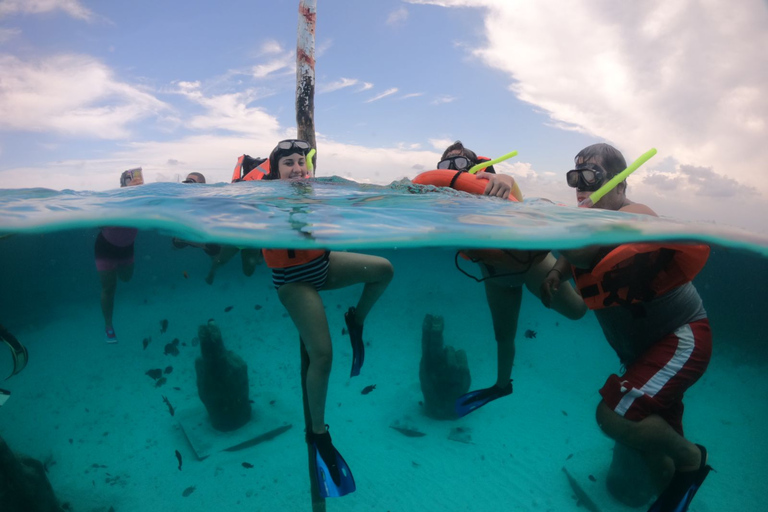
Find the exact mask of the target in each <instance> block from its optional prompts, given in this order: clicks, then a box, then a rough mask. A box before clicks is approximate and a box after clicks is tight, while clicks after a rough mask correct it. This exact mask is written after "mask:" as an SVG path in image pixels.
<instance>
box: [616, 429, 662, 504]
mask: <svg viewBox="0 0 768 512" xmlns="http://www.w3.org/2000/svg"><path fill="white" fill-rule="evenodd" d="M605 486H606V487H607V488H608V491H609V492H610V493H611V494H612V495H613V497H614V498H616V499H617V500H619V501H620V502H622V503H624V504H625V505H628V506H630V507H641V506H643V505H645V504H646V503H648V502H649V501H650V500H651V497H653V495H654V494H655V492H654V487H653V480H652V478H651V470H650V469H649V468H648V464H647V463H646V462H645V459H643V456H642V455H641V454H640V452H639V451H637V450H635V449H633V448H629V447H628V446H624V445H623V444H620V443H616V444H615V445H614V447H613V460H611V467H610V469H609V470H608V476H607V477H606V479H605Z"/></svg>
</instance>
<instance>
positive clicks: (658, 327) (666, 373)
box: [541, 144, 712, 512]
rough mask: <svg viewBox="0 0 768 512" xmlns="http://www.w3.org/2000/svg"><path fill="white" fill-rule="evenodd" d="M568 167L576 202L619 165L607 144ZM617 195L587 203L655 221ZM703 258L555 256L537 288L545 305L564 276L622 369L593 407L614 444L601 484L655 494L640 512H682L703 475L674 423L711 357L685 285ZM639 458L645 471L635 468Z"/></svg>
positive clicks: (651, 252) (656, 252)
mask: <svg viewBox="0 0 768 512" xmlns="http://www.w3.org/2000/svg"><path fill="white" fill-rule="evenodd" d="M575 163H576V166H575V169H573V170H571V171H568V173H567V180H568V185H569V186H571V187H573V188H575V189H576V199H577V201H578V202H581V201H582V200H584V199H585V198H587V197H589V195H590V194H591V193H592V192H594V191H596V190H597V189H598V188H600V186H602V185H603V184H604V183H605V182H606V181H608V180H609V179H610V178H611V177H613V176H615V175H616V174H618V173H619V172H621V171H623V170H624V169H625V168H626V167H627V164H626V161H625V160H624V157H623V156H622V154H621V153H620V152H619V151H617V150H616V149H615V148H613V147H612V146H609V145H608V144H595V145H592V146H589V147H587V148H585V149H583V150H582V151H581V152H579V154H578V155H576V158H575ZM626 191H627V184H626V181H624V182H621V183H619V184H618V185H617V186H616V187H615V188H614V189H613V190H612V191H610V192H609V193H608V194H606V195H605V196H604V197H603V198H602V199H600V200H599V201H598V202H597V203H596V204H595V205H594V207H595V208H602V209H605V210H614V211H620V212H628V213H636V214H644V215H654V216H656V213H655V212H654V211H653V210H651V209H650V208H649V207H647V206H646V205H643V204H638V203H635V202H633V201H630V200H629V199H628V198H627V195H626ZM708 255H709V247H707V246H706V245H685V244H674V243H669V244H667V243H658V244H647V243H643V244H624V245H620V246H618V247H595V246H592V247H586V248H583V249H573V250H563V251H561V258H560V259H559V260H558V262H557V264H556V265H555V266H554V267H553V268H552V269H551V270H550V271H549V274H548V275H547V278H546V279H545V281H544V283H543V284H542V287H541V297H542V302H543V303H544V304H545V305H547V306H548V305H549V304H550V300H551V297H552V294H553V293H554V292H555V291H556V290H557V289H558V287H559V286H562V284H561V283H564V282H566V281H567V280H568V279H569V278H570V277H571V276H572V275H573V277H574V278H575V281H576V286H577V288H578V289H579V291H580V292H581V294H582V296H583V297H584V300H585V301H586V303H587V304H588V306H589V307H590V309H593V310H594V311H595V315H596V317H597V320H598V321H599V323H600V326H601V327H602V330H603V333H604V334H605V337H606V338H607V340H608V343H610V345H611V346H612V347H613V349H614V350H615V351H616V354H617V355H618V356H619V359H620V360H621V364H622V367H623V368H624V373H623V374H622V375H620V376H619V375H611V376H610V377H608V380H607V381H606V382H605V385H604V386H603V388H602V389H601V390H600V394H601V395H602V400H601V401H600V403H599V404H598V407H597V422H598V424H599V426H600V428H601V429H602V430H603V431H604V432H605V433H606V434H607V435H608V436H609V437H611V438H612V439H614V440H615V441H616V448H615V450H614V461H613V464H612V465H611V470H610V471H609V475H608V482H607V483H608V487H609V489H610V490H611V492H612V493H613V494H614V495H615V496H616V497H617V498H619V499H620V500H622V501H624V502H625V503H628V504H630V502H633V504H634V506H640V505H642V504H644V503H647V501H648V500H649V499H650V497H651V494H654V493H655V494H657V495H658V498H657V500H656V501H655V502H654V503H653V505H652V506H651V508H650V509H649V512H663V511H676V512H684V511H685V510H688V504H689V503H690V501H691V500H692V499H693V496H694V494H695V493H696V491H697V490H698V488H699V486H701V484H702V482H703V481H704V479H705V478H706V476H707V474H708V473H709V471H710V469H711V468H710V466H709V465H708V464H707V452H706V450H705V449H704V447H703V446H701V445H698V444H694V443H692V442H691V441H689V440H687V439H686V438H685V437H684V436H683V424H682V419H683V394H684V393H685V391H686V390H687V389H688V388H689V387H690V386H692V385H693V384H694V383H695V382H696V381H697V380H698V379H699V378H700V377H701V376H702V374H703V373H704V371H705V370H706V369H707V365H708V364H709V359H710V356H711V352H712V333H711V330H710V326H709V321H708V320H707V313H706V311H705V310H704V307H703V304H702V301H701V297H699V294H698V292H697V291H696V288H695V287H694V286H693V284H692V283H691V280H692V279H693V276H694V275H695V274H696V273H697V272H698V271H699V270H700V269H701V268H702V267H703V266H704V263H705V262H706V259H707V256H708ZM638 455H639V456H642V458H643V459H644V461H645V465H640V466H638V465H637V463H636V461H637V459H638ZM633 457H634V459H635V462H632V459H633ZM630 467H634V468H635V470H631V469H629V468H630ZM637 468H640V471H638V470H637ZM648 477H650V480H649V485H648V492H647V493H645V495H644V496H642V495H640V496H638V492H640V493H641V494H642V489H640V488H641V487H642V485H640V484H639V483H638V482H641V481H642V480H643V478H648ZM654 487H655V489H654Z"/></svg>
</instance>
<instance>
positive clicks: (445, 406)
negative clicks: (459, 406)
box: [419, 315, 472, 419]
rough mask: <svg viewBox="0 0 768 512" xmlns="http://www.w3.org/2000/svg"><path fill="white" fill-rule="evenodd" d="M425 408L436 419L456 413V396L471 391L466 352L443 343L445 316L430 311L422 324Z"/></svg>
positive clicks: (451, 417)
mask: <svg viewBox="0 0 768 512" xmlns="http://www.w3.org/2000/svg"><path fill="white" fill-rule="evenodd" d="M419 380H420V381H421V392H422V393H424V412H425V413H426V414H427V416H429V417H431V418H435V419H454V418H456V417H457V415H456V410H455V407H454V404H455V402H456V399H457V398H459V397H460V396H461V395H463V394H464V393H466V392H467V391H469V386H470V384H471V383H472V379H471V378H470V376H469V365H468V364H467V354H466V352H464V351H463V350H455V349H454V348H453V347H451V346H447V347H444V346H443V317H441V316H432V315H427V316H426V317H424V323H423V324H422V328H421V363H420V364H419Z"/></svg>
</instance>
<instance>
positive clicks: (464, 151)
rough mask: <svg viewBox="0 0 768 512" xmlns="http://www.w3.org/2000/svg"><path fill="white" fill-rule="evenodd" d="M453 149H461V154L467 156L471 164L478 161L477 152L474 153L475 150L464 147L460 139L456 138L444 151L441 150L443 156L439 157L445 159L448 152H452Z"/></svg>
mask: <svg viewBox="0 0 768 512" xmlns="http://www.w3.org/2000/svg"><path fill="white" fill-rule="evenodd" d="M454 151H461V156H464V157H467V158H469V159H470V160H471V161H472V164H473V165H474V164H477V163H478V159H477V154H475V152H474V151H472V150H471V149H467V148H465V147H464V144H462V143H461V141H460V140H457V141H456V142H454V143H453V144H451V145H450V146H448V147H447V148H446V149H445V151H443V156H441V157H440V160H445V159H446V158H447V157H448V153H452V152H454Z"/></svg>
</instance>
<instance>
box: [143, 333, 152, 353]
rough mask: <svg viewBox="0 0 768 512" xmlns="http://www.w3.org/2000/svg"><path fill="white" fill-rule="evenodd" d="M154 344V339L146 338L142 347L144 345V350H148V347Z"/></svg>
mask: <svg viewBox="0 0 768 512" xmlns="http://www.w3.org/2000/svg"><path fill="white" fill-rule="evenodd" d="M151 342H152V337H151V336H150V337H149V338H144V341H142V342H141V344H142V345H144V350H147V346H148V345H149V344H150V343H151Z"/></svg>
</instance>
